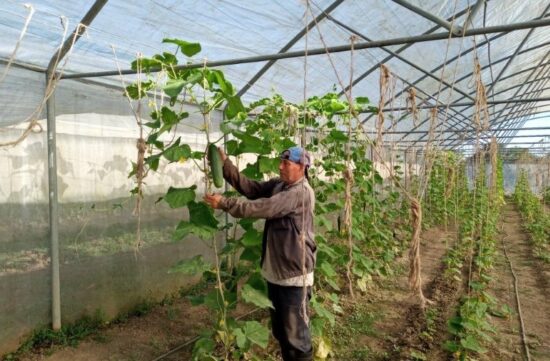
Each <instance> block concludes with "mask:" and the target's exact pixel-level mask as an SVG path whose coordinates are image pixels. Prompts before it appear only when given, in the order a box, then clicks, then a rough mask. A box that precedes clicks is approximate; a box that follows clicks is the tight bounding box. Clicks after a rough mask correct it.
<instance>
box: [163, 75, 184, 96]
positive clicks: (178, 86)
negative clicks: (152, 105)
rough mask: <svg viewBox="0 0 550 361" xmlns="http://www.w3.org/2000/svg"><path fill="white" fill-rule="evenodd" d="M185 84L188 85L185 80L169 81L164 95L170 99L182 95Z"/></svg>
mask: <svg viewBox="0 0 550 361" xmlns="http://www.w3.org/2000/svg"><path fill="white" fill-rule="evenodd" d="M185 84H187V81H185V80H181V79H169V80H168V81H167V82H166V85H165V86H164V88H163V89H162V90H164V93H166V95H168V96H169V97H170V98H175V97H177V96H178V95H179V94H180V93H181V91H182V90H183V87H184V86H185Z"/></svg>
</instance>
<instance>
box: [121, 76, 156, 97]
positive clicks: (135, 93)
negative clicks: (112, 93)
mask: <svg viewBox="0 0 550 361" xmlns="http://www.w3.org/2000/svg"><path fill="white" fill-rule="evenodd" d="M153 86H154V84H153V81H152V80H150V81H146V82H142V83H141V84H139V86H138V83H137V82H136V83H134V84H130V85H128V86H127V87H126V92H127V93H128V96H129V97H130V98H132V99H141V98H143V97H144V96H146V95H147V91H148V90H150V89H152V88H153Z"/></svg>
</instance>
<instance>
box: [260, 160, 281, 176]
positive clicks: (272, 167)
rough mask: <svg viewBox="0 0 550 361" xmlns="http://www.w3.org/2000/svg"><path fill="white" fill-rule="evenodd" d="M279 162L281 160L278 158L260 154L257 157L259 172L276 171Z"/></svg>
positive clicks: (277, 170)
mask: <svg viewBox="0 0 550 361" xmlns="http://www.w3.org/2000/svg"><path fill="white" fill-rule="evenodd" d="M280 162H281V160H280V159H279V158H266V157H262V156H260V157H259V158H258V163H259V164H260V172H262V173H278V172H279V163H280Z"/></svg>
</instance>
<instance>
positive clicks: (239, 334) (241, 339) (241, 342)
mask: <svg viewBox="0 0 550 361" xmlns="http://www.w3.org/2000/svg"><path fill="white" fill-rule="evenodd" d="M233 334H234V335H235V340H236V341H237V346H239V348H240V349H243V350H245V349H248V347H247V342H246V341H247V339H246V335H245V334H244V331H243V329H242V328H236V329H234V330H233Z"/></svg>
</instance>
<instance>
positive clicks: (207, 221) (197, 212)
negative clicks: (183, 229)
mask: <svg viewBox="0 0 550 361" xmlns="http://www.w3.org/2000/svg"><path fill="white" fill-rule="evenodd" d="M188 207H189V220H190V221H191V223H193V224H195V225H197V226H206V227H211V228H214V229H216V227H217V226H218V220H217V219H216V218H215V217H214V211H213V210H212V208H210V207H209V206H207V205H206V204H205V203H203V202H200V203H197V202H190V203H189V204H188Z"/></svg>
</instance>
